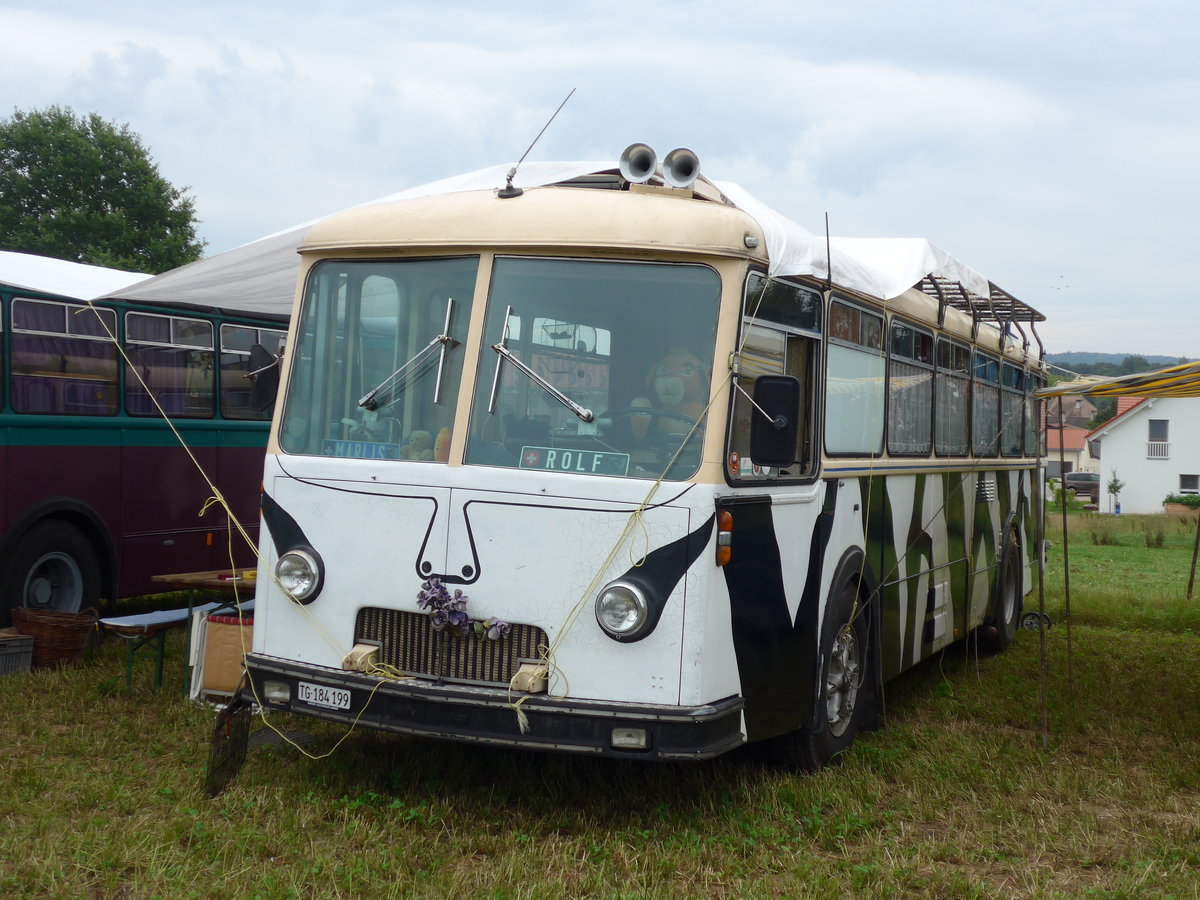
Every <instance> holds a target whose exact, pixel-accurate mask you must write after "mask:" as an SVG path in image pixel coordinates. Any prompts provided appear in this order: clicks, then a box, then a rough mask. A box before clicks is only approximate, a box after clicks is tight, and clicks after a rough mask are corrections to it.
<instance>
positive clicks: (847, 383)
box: [825, 309, 884, 455]
mask: <svg viewBox="0 0 1200 900" xmlns="http://www.w3.org/2000/svg"><path fill="white" fill-rule="evenodd" d="M833 318H834V317H833V311H832V309H831V313H830V323H831V327H832V322H833ZM825 390H826V398H825V449H826V450H827V451H828V452H830V453H841V454H849V453H861V454H864V455H873V454H876V453H878V452H879V451H880V450H881V449H882V447H883V409H884V405H883V393H884V392H883V357H882V356H879V355H878V354H875V353H868V352H864V351H862V350H855V349H852V348H850V347H841V346H838V345H836V344H831V345H830V347H829V379H828V384H827V385H826V389H825Z"/></svg>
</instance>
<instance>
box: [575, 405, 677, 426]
mask: <svg viewBox="0 0 1200 900" xmlns="http://www.w3.org/2000/svg"><path fill="white" fill-rule="evenodd" d="M629 416H653V417H654V418H656V419H674V420H675V421H677V422H683V423H684V424H685V425H687V427H688V429H689V430H690V429H691V427H692V426H693V425H695V424H696V420H695V419H693V418H692V417H691V416H686V415H684V414H683V413H677V412H671V410H669V409H659V408H658V407H656V406H614V407H613V408H612V409H606V410H605V411H604V412H602V413H600V415H598V416H596V419H597V420H600V419H624V418H627V417H629Z"/></svg>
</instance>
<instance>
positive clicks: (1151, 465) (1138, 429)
mask: <svg viewBox="0 0 1200 900" xmlns="http://www.w3.org/2000/svg"><path fill="white" fill-rule="evenodd" d="M1088 440H1089V442H1090V443H1091V444H1092V448H1093V452H1096V451H1098V455H1099V457H1100V509H1101V510H1102V511H1104V512H1115V509H1114V504H1113V497H1112V495H1111V494H1109V493H1108V491H1107V486H1108V483H1109V482H1110V481H1111V479H1112V476H1113V473H1114V472H1115V473H1116V474H1117V476H1118V477H1119V478H1120V480H1121V481H1123V482H1125V487H1124V488H1123V489H1122V491H1121V494H1120V498H1119V499H1120V503H1121V512H1124V513H1158V512H1162V503H1163V498H1164V497H1165V496H1166V495H1167V494H1197V493H1200V398H1183V397H1158V398H1146V399H1141V398H1135V397H1122V398H1120V401H1119V403H1118V406H1117V416H1116V417H1115V418H1113V419H1110V420H1109V421H1107V422H1105V423H1104V424H1103V425H1101V426H1100V427H1099V428H1097V429H1095V430H1094V431H1092V432H1091V433H1090V434H1089V435H1088ZM1097 444H1099V446H1098V447H1097Z"/></svg>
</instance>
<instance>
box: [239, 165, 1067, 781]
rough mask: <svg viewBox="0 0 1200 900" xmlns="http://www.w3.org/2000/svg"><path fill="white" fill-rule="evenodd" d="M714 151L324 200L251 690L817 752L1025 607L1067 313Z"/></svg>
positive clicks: (351, 712) (436, 720) (554, 730)
mask: <svg viewBox="0 0 1200 900" xmlns="http://www.w3.org/2000/svg"><path fill="white" fill-rule="evenodd" d="M696 169H697V162H696V160H695V158H694V157H693V156H691V155H690V154H688V153H679V152H677V153H675V154H673V155H672V156H670V157H668V158H667V160H666V161H665V162H664V163H663V164H662V165H661V166H660V165H658V164H657V163H656V162H655V160H654V158H653V156H652V152H651V151H649V150H648V148H645V147H644V146H643V147H635V148H634V149H633V151H632V152H629V153H627V154H626V156H624V157H623V158H622V161H621V163H620V165H614V164H611V163H610V164H605V163H598V164H596V163H592V164H589V163H582V164H572V163H565V164H541V165H530V166H528V167H527V168H525V169H523V170H522V171H521V172H520V173H518V176H517V178H516V181H517V183H518V186H516V187H514V186H513V180H514V179H513V175H512V173H511V172H510V173H509V183H508V185H507V186H505V185H504V184H503V175H504V171H505V170H504V169H496V170H488V171H485V172H481V173H474V174H473V175H471V176H464V177H463V178H462V179H459V180H451V181H447V182H442V183H440V184H438V185H436V186H433V187H432V188H430V189H429V190H417V191H414V192H411V193H410V194H409V195H408V196H404V197H401V198H400V199H395V200H392V201H389V202H380V203H376V204H373V205H369V206H365V207H360V208H357V209H354V210H351V211H348V212H345V213H341V214H338V215H336V216H333V217H331V218H329V219H326V220H324V221H322V222H320V223H319V224H317V225H315V226H314V227H313V228H312V229H311V230H310V231H309V232H308V234H307V237H306V239H305V241H304V243H303V245H302V246H301V248H300V252H301V254H302V265H301V275H300V284H299V287H298V292H297V301H296V308H295V314H294V316H293V318H292V331H291V334H290V335H289V339H288V341H287V348H288V349H287V356H286V359H285V360H284V364H283V366H282V379H283V387H282V394H281V397H282V402H280V403H279V404H278V411H277V412H276V415H275V422H274V424H273V430H272V434H271V441H270V446H269V448H268V453H267V461H266V471H265V478H264V481H263V487H264V494H263V500H262V507H263V523H264V525H265V528H264V530H263V536H262V546H261V550H262V559H261V562H260V566H259V573H258V581H257V583H258V594H257V607H256V612H255V619H256V621H255V630H254V641H253V650H252V652H251V653H250V654H249V655H248V659H247V665H248V670H249V675H250V678H249V681H248V683H247V685H246V686H245V687H244V688H243V694H242V696H243V699H245V700H253V701H255V702H257V703H260V704H261V705H262V706H263V707H264V708H265V709H267V710H273V709H278V710H288V711H291V712H295V713H302V714H306V715H310V716H316V717H319V718H323V719H331V720H336V721H341V722H346V723H352V722H353V723H358V725H360V726H365V727H373V728H379V729H384V730H387V731H392V732H397V733H402V734H409V735H419V736H426V737H434V738H445V739H453V740H461V741H472V742H477V743H484V744H494V745H507V746H519V747H527V748H532V749H539V750H556V751H569V752H578V753H585V754H595V755H605V756H613V757H626V758H640V759H705V758H709V757H713V756H716V755H718V754H720V753H723V752H725V751H728V750H731V749H733V748H735V747H738V746H739V745H741V744H744V743H746V742H751V741H765V742H768V746H769V748H771V749H772V750H773V751H774V754H775V755H776V757H777V758H778V759H779V760H781V761H783V762H784V763H787V764H790V765H794V766H799V767H805V768H811V767H816V766H820V765H823V764H825V763H828V762H830V761H831V760H833V759H834V757H836V756H837V755H838V754H839V753H841V752H842V751H843V750H845V749H846V747H848V746H849V745H850V743H851V741H852V740H853V738H854V736H855V733H856V732H857V731H859V730H862V729H866V728H872V727H876V726H877V725H878V720H879V717H880V712H881V706H882V703H881V701H882V698H883V690H884V684H885V683H886V682H887V681H888V679H890V678H892V677H894V676H896V675H898V674H900V673H901V672H903V671H904V670H906V669H908V668H909V667H911V666H913V665H914V664H916V663H917V662H919V661H920V660H922V659H925V658H926V657H928V656H930V655H931V654H934V653H937V652H938V651H939V650H941V649H942V648H943V647H945V646H946V645H947V644H949V643H950V642H952V641H955V640H958V639H963V638H966V637H967V636H968V635H971V634H972V633H975V634H978V635H982V636H984V637H987V638H990V640H991V641H992V643H993V644H997V645H999V646H1000V647H1003V646H1005V645H1007V643H1008V642H1009V641H1011V640H1012V638H1013V636H1014V632H1015V629H1016V627H1017V621H1018V617H1019V615H1020V608H1021V604H1022V599H1023V597H1024V596H1025V595H1026V593H1027V592H1028V591H1029V590H1030V588H1031V586H1032V584H1033V581H1034V575H1035V573H1036V569H1035V563H1036V558H1035V546H1036V544H1037V536H1036V531H1035V525H1036V522H1037V514H1036V509H1035V507H1036V505H1037V503H1038V497H1039V490H1038V484H1039V460H1038V453H1037V447H1036V432H1037V429H1036V421H1035V415H1034V409H1035V405H1034V403H1033V400H1032V392H1033V390H1034V389H1035V388H1036V387H1037V386H1038V385H1040V384H1042V383H1043V379H1044V369H1043V366H1042V363H1041V356H1042V352H1041V342H1040V340H1037V335H1036V333H1035V332H1034V330H1033V324H1034V323H1035V322H1037V321H1040V320H1041V319H1042V316H1041V315H1040V314H1038V313H1037V312H1035V311H1034V310H1033V309H1031V308H1030V307H1028V306H1026V305H1025V304H1023V303H1021V302H1019V301H1017V300H1016V299H1014V298H1013V297H1012V296H1010V295H1009V294H1007V293H1006V292H1004V291H1002V290H1000V289H999V288H997V287H996V286H995V285H993V284H991V283H989V282H988V280H987V279H986V278H984V277H983V276H981V275H979V274H978V273H976V272H975V271H973V270H972V269H970V268H968V267H966V266H964V265H962V264H961V263H958V262H956V261H955V260H953V259H952V258H950V257H948V256H946V255H945V254H944V253H942V252H941V251H938V250H937V249H936V248H934V247H932V246H931V245H929V244H927V243H925V242H923V241H864V240H858V241H856V240H837V239H834V240H827V239H826V238H825V237H814V236H813V235H812V234H810V233H809V232H806V231H804V230H803V229H801V228H799V227H798V226H795V225H793V224H791V223H790V222H788V221H787V220H786V219H784V218H783V217H781V216H779V215H778V214H777V213H774V212H772V211H771V210H770V209H769V208H767V207H766V206H764V205H763V204H761V203H759V202H757V201H756V200H754V198H752V197H750V196H748V195H747V194H746V193H745V192H744V191H742V190H740V189H739V188H737V187H736V186H735V185H732V184H722V183H713V182H710V181H708V180H707V179H706V178H704V177H697V175H696ZM521 186H523V187H524V190H522V187H521ZM829 268H832V270H833V271H832V276H830V273H829V271H828V269H829ZM1030 337H1032V338H1033V339H1034V341H1035V346H1032V347H1031V344H1030Z"/></svg>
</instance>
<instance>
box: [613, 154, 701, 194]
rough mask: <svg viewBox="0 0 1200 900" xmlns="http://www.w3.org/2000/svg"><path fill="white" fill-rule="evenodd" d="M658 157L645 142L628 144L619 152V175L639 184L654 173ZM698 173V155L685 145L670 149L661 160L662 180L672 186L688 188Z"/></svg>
mask: <svg viewBox="0 0 1200 900" xmlns="http://www.w3.org/2000/svg"><path fill="white" fill-rule="evenodd" d="M657 163H658V157H657V156H656V155H655V153H654V150H653V149H652V148H651V147H650V146H648V145H647V144H630V145H629V146H628V147H626V148H625V152H624V153H622V154H621V175H622V176H623V177H624V178H625V180H626V181H629V182H633V183H634V184H641V183H643V182H645V181H649V180H650V178H651V176H653V175H654V172H655V166H656V165H657ZM699 174H700V157H698V156H696V154H695V153H693V152H692V151H691V150H688V149H687V148H686V147H680V148H679V149H678V150H672V151H671V152H670V153H668V154H667V158H666V159H664V160H663V164H662V177H663V181H665V182H666V183H667V184H669V185H670V186H671V187H673V188H689V187H691V186H692V184H694V183H695V181H696V178H697V176H699Z"/></svg>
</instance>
